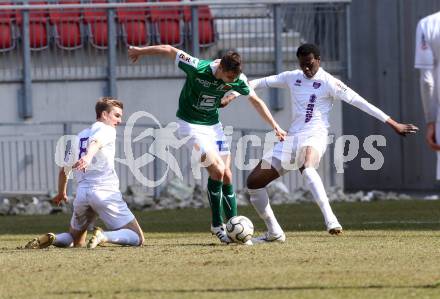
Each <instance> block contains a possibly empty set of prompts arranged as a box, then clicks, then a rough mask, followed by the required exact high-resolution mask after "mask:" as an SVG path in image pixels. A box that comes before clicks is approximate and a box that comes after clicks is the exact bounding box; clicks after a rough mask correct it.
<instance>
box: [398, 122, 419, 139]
mask: <svg viewBox="0 0 440 299" xmlns="http://www.w3.org/2000/svg"><path fill="white" fill-rule="evenodd" d="M394 130H395V131H396V133H397V134H399V135H402V136H406V135H409V134H415V133H417V132H418V131H419V128H417V127H416V126H415V125H413V124H400V123H397V124H396V125H395V126H394Z"/></svg>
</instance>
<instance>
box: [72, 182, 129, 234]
mask: <svg viewBox="0 0 440 299" xmlns="http://www.w3.org/2000/svg"><path fill="white" fill-rule="evenodd" d="M97 216H99V218H101V220H102V221H103V222H104V224H105V226H106V227H107V228H108V229H110V230H115V229H119V228H121V227H123V226H124V225H126V224H128V223H129V222H131V221H132V220H133V219H134V215H133V213H132V212H131V211H130V209H129V208H128V206H127V203H126V202H125V201H124V200H123V199H122V194H121V192H119V191H115V190H109V189H104V188H81V187H80V188H78V189H77V193H76V198H75V200H74V201H73V214H72V219H71V221H70V225H71V226H72V228H73V229H75V230H78V231H82V230H85V229H87V228H91V227H92V226H93V225H94V223H95V221H96V217H97Z"/></svg>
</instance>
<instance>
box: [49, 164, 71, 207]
mask: <svg viewBox="0 0 440 299" xmlns="http://www.w3.org/2000/svg"><path fill="white" fill-rule="evenodd" d="M68 177H69V172H66V171H65V170H64V167H62V168H61V169H60V172H59V173H58V194H57V195H56V196H55V197H54V198H53V202H54V203H55V204H56V205H60V203H61V202H62V201H67V179H68Z"/></svg>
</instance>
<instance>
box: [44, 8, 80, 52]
mask: <svg viewBox="0 0 440 299" xmlns="http://www.w3.org/2000/svg"><path fill="white" fill-rule="evenodd" d="M58 3H59V4H79V3H81V1H77V0H73V1H69V0H61V1H59V2H58ZM49 19H50V22H51V24H52V25H53V26H54V28H55V41H56V44H57V45H58V46H59V47H60V48H62V49H78V48H80V47H82V38H81V12H80V10H79V9H69V10H51V11H50V12H49Z"/></svg>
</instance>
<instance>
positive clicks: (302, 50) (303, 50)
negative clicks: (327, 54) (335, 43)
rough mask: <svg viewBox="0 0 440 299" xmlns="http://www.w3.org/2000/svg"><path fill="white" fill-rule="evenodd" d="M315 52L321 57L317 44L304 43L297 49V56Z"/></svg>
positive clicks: (316, 55) (316, 56)
mask: <svg viewBox="0 0 440 299" xmlns="http://www.w3.org/2000/svg"><path fill="white" fill-rule="evenodd" d="M310 54H313V56H315V58H319V59H320V58H321V52H320V51H319V48H318V46H317V45H315V44H302V45H301V46H300V47H299V48H298V50H297V51H296V57H298V58H299V57H301V56H307V55H310Z"/></svg>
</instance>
